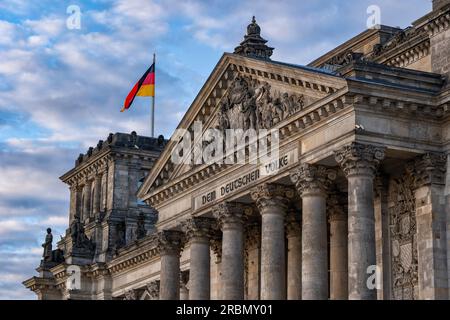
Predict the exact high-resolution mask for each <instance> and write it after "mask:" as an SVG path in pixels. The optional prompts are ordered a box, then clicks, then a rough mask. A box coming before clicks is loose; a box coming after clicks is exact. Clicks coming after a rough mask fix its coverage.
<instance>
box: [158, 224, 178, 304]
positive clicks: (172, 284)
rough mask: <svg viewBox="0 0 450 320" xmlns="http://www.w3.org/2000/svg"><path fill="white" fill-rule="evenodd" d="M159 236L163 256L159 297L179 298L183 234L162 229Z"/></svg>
mask: <svg viewBox="0 0 450 320" xmlns="http://www.w3.org/2000/svg"><path fill="white" fill-rule="evenodd" d="M158 236H159V237H158V241H159V251H160V258H161V273H160V287H159V298H160V299H161V300H178V299H179V297H180V251H181V243H182V234H181V233H180V232H178V231H162V232H161V233H160V234H159V235H158Z"/></svg>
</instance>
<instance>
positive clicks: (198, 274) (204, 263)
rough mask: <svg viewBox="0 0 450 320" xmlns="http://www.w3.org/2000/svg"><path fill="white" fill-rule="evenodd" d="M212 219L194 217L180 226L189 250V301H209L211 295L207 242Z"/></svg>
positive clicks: (212, 223)
mask: <svg viewBox="0 0 450 320" xmlns="http://www.w3.org/2000/svg"><path fill="white" fill-rule="evenodd" d="M213 226H214V219H212V218H205V217H194V218H192V219H189V220H187V221H185V222H184V223H183V224H182V227H183V230H184V232H185V233H186V236H187V240H188V241H189V248H190V254H191V258H190V269H189V300H209V299H210V297H211V296H210V293H211V279H210V268H211V267H210V254H209V252H210V250H209V241H210V237H211V229H212V228H213Z"/></svg>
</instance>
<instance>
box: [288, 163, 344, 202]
mask: <svg viewBox="0 0 450 320" xmlns="http://www.w3.org/2000/svg"><path fill="white" fill-rule="evenodd" d="M335 179H336V171H335V170H332V169H329V168H327V167H324V166H320V165H311V164H307V163H305V164H302V165H300V166H298V167H297V168H295V169H294V170H293V171H292V172H291V180H292V182H293V183H295V186H296V188H297V190H298V192H299V193H300V195H301V196H305V195H313V194H321V195H322V194H326V193H327V192H328V189H329V187H330V185H331V184H332V182H333V181H334V180H335Z"/></svg>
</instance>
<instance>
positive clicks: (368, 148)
mask: <svg viewBox="0 0 450 320" xmlns="http://www.w3.org/2000/svg"><path fill="white" fill-rule="evenodd" d="M385 149H386V148H384V147H378V146H373V145H367V144H361V143H357V142H352V143H351V144H349V145H346V146H344V147H342V148H341V149H340V150H337V151H335V153H334V157H335V159H336V162H337V163H339V165H340V166H341V168H342V170H343V171H344V173H345V175H346V176H347V177H349V176H353V175H366V176H371V177H374V176H375V173H376V171H377V168H378V165H379V164H380V162H381V161H382V160H383V159H384V156H385V154H384V152H385Z"/></svg>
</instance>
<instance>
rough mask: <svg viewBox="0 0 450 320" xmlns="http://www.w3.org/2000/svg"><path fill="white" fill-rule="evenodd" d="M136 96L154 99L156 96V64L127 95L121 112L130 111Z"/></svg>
mask: <svg viewBox="0 0 450 320" xmlns="http://www.w3.org/2000/svg"><path fill="white" fill-rule="evenodd" d="M136 96H140V97H154V96H155V63H154V62H153V64H152V65H151V66H150V68H148V70H147V71H146V72H145V73H144V75H143V76H142V77H141V78H140V79H139V81H138V82H136V84H135V85H134V87H133V89H131V91H130V93H129V94H128V95H127V98H126V99H125V102H124V103H123V108H122V110H120V112H124V111H125V110H126V109H129V108H130V106H131V104H132V103H133V101H134V98H135V97H136Z"/></svg>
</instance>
